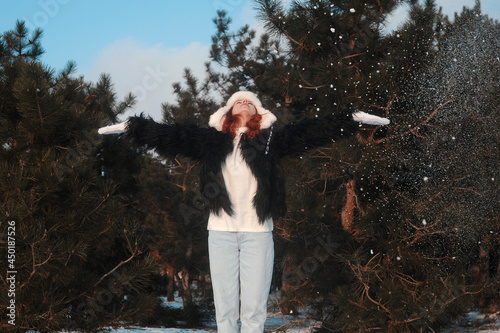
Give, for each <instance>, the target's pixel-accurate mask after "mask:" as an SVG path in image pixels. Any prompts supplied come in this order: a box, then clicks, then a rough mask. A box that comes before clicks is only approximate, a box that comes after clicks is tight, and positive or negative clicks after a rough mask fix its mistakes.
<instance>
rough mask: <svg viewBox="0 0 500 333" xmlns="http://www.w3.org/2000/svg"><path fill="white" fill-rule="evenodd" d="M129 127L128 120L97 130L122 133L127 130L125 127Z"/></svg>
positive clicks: (106, 132) (99, 131)
mask: <svg viewBox="0 0 500 333" xmlns="http://www.w3.org/2000/svg"><path fill="white" fill-rule="evenodd" d="M126 128H127V122H123V123H119V124H116V125H110V126H106V127H101V128H99V130H98V131H97V133H99V134H120V133H123V132H125V129H126Z"/></svg>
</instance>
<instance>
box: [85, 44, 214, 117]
mask: <svg viewBox="0 0 500 333" xmlns="http://www.w3.org/2000/svg"><path fill="white" fill-rule="evenodd" d="M208 54H209V46H207V45H202V44H201V43H192V44H190V45H188V46H187V47H185V48H167V47H164V46H163V45H162V44H158V45H155V46H152V47H148V46H146V45H143V44H141V43H140V42H139V41H137V40H135V39H132V38H128V39H122V40H118V41H116V42H115V43H113V44H111V45H108V46H107V47H106V48H105V49H103V50H102V51H101V53H100V54H99V56H98V57H97V60H96V61H95V63H94V64H93V66H92V67H91V69H89V70H88V71H86V73H83V75H84V76H85V77H86V79H88V80H91V81H93V82H96V81H97V80H98V78H99V76H100V74H101V73H108V74H110V75H111V79H112V82H113V84H114V88H115V91H116V93H117V96H118V97H119V99H120V100H121V99H123V97H124V96H126V95H127V94H128V93H130V92H131V93H133V94H134V95H135V96H136V97H137V104H136V105H135V106H134V108H133V109H132V110H129V111H128V112H127V113H126V114H125V115H124V116H122V118H123V119H124V118H126V117H129V116H131V115H135V114H138V113H140V112H144V113H145V114H147V115H150V116H151V117H152V118H153V119H155V120H156V121H161V119H162V113H161V104H162V103H164V102H169V103H173V102H175V96H174V94H173V89H172V84H173V83H174V82H183V81H184V69H185V68H190V69H191V71H192V73H193V75H194V76H195V77H197V78H198V79H200V80H201V79H203V78H205V66H204V63H205V62H207V61H208Z"/></svg>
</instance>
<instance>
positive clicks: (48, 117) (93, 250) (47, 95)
mask: <svg viewBox="0 0 500 333" xmlns="http://www.w3.org/2000/svg"><path fill="white" fill-rule="evenodd" d="M40 35H41V32H40V31H38V30H37V31H35V33H34V34H33V36H31V37H28V33H27V30H26V28H25V26H24V24H23V23H21V22H18V24H17V26H16V29H15V30H14V31H11V32H7V33H6V34H4V35H3V37H2V40H1V45H2V50H4V52H2V54H1V55H0V93H1V101H2V102H1V103H0V140H1V148H0V179H1V185H0V198H1V199H0V202H1V205H0V207H1V214H2V221H1V222H0V228H1V234H2V241H3V242H7V241H8V238H7V237H8V236H7V234H8V231H9V229H8V221H12V222H13V223H15V235H9V236H13V238H14V239H15V260H14V261H13V262H12V263H10V264H11V265H13V266H10V269H9V270H14V271H16V273H15V279H16V282H15V297H11V296H8V294H7V293H2V294H1V296H0V299H1V304H2V307H1V308H0V313H1V315H2V318H6V314H7V309H6V307H5V304H9V302H10V300H12V299H15V301H16V308H15V315H16V321H15V324H16V325H15V326H12V325H10V324H7V323H6V322H5V321H2V326H1V327H2V328H1V329H2V330H4V329H14V330H18V331H24V330H27V329H38V330H40V331H50V330H61V329H88V330H92V329H97V328H99V327H103V326H107V325H114V324H116V323H117V321H118V320H120V321H121V322H123V321H127V320H131V319H132V318H133V317H134V316H136V315H137V313H138V311H142V310H138V309H141V308H142V307H143V304H146V303H147V304H151V302H155V300H154V299H153V300H152V299H151V297H150V296H148V295H144V294H142V291H143V290H144V289H145V287H146V285H147V283H148V281H149V275H150V273H151V272H152V268H153V267H154V263H153V260H152V259H151V258H150V257H149V256H147V255H146V254H145V252H144V247H143V245H142V243H141V230H140V223H138V221H140V220H138V219H137V218H136V214H137V213H136V211H135V210H134V209H131V208H130V207H129V206H128V205H129V203H130V202H129V200H130V198H129V197H126V196H122V195H120V194H119V192H118V191H117V190H116V187H117V186H118V183H117V182H114V180H116V179H114V180H113V179H111V178H106V177H103V175H105V173H106V171H105V169H104V168H103V167H102V165H100V163H99V159H100V157H99V156H100V155H101V154H104V155H105V154H106V152H107V150H108V149H112V148H113V147H109V146H108V145H107V143H109V142H103V141H102V140H101V138H100V137H99V136H98V134H97V131H96V129H97V128H98V127H100V126H103V125H104V124H105V123H106V122H109V121H110V120H113V119H114V118H115V117H116V116H117V115H118V114H119V113H120V112H121V111H122V110H123V105H121V104H120V103H118V102H117V101H116V98H115V95H114V92H113V91H112V89H111V82H110V79H109V77H107V76H102V77H101V79H100V81H99V82H98V83H96V84H90V83H86V82H85V81H84V80H83V79H82V78H75V77H73V76H72V73H73V71H74V68H75V66H74V64H72V63H69V64H68V66H67V67H66V68H65V69H64V70H63V71H62V72H61V73H59V74H55V72H54V71H53V70H52V69H50V68H47V67H46V66H44V65H43V64H42V63H41V62H40V61H39V60H38V57H39V55H40V54H41V46H40V40H39V39H40ZM128 102H129V103H130V102H131V101H130V100H129V101H128ZM111 145H112V144H111ZM129 149H130V148H129ZM138 159H140V156H138V155H137V154H129V156H128V162H130V163H134V161H137V160H138ZM127 194H130V193H127ZM10 231H12V230H10ZM5 244H6V243H5ZM0 255H1V256H2V258H7V247H6V246H2V247H1V249H0ZM4 263H6V262H5V261H3V260H2V265H1V267H2V271H3V272H7V270H8V269H7V267H6V265H5V264H4ZM2 285H4V286H6V285H7V282H6V281H5V279H4V278H2ZM3 290H5V289H3ZM143 315H146V316H147V314H143Z"/></svg>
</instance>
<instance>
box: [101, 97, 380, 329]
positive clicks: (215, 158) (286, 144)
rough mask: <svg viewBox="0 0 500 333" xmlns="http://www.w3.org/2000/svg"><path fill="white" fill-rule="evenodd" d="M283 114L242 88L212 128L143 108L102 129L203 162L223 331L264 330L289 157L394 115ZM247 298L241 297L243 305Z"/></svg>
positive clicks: (212, 261)
mask: <svg viewBox="0 0 500 333" xmlns="http://www.w3.org/2000/svg"><path fill="white" fill-rule="evenodd" d="M275 121H276V117H275V116H274V115H273V114H272V113H271V112H269V111H268V110H266V109H264V108H263V107H262V104H261V102H260V101H259V99H258V98H257V97H256V96H255V95H254V94H253V93H251V92H247V91H240V92H237V93H235V94H234V95H232V96H231V98H229V100H228V101H227V103H226V105H225V106H224V107H222V108H221V109H219V110H218V111H217V112H215V113H214V114H213V115H212V116H211V117H210V121H209V127H208V128H200V127H197V126H194V125H185V124H158V123H156V122H154V121H153V120H152V119H146V118H144V117H142V116H140V117H131V118H129V120H128V121H127V122H126V123H122V124H118V125H113V126H108V127H104V128H101V129H99V133H101V134H111V133H122V132H125V134H126V136H128V137H129V138H130V139H131V140H132V141H133V142H135V143H136V144H138V145H141V146H145V147H147V148H151V149H155V150H156V151H157V152H158V153H159V154H160V155H163V156H169V157H174V156H176V155H183V156H185V157H189V158H192V159H194V160H198V161H201V162H202V170H201V174H200V190H201V193H202V196H203V199H204V202H205V204H206V206H207V208H208V210H209V213H210V215H209V219H208V230H209V242H208V243H209V258H210V274H211V279H212V285H213V293H214V302H215V309H216V319H217V328H218V331H219V332H224V333H226V332H238V319H239V320H240V321H241V331H242V332H263V331H264V323H265V321H266V311H267V299H268V295H269V289H270V284H271V277H272V270H273V261H274V245H273V238H272V230H273V219H276V218H279V217H281V216H283V215H284V214H285V212H286V205H285V182H284V177H283V171H282V169H281V167H280V165H279V160H280V159H281V157H283V156H286V155H290V154H294V153H297V152H302V151H305V150H307V149H308V148H314V147H318V146H321V145H324V144H327V143H331V142H332V141H335V140H338V139H342V138H348V137H350V136H352V135H353V134H354V133H356V131H357V130H358V128H359V126H360V125H359V123H360V122H361V123H367V124H373V125H387V124H388V123H389V120H387V119H385V118H380V117H376V116H372V115H369V114H366V113H363V112H360V111H355V112H353V111H351V110H344V111H343V112H341V113H338V114H331V115H328V116H326V117H322V118H316V119H306V120H303V121H301V122H298V123H290V124H287V125H285V126H283V127H281V128H275V126H274V125H273V124H274V122H275ZM240 303H241V305H240Z"/></svg>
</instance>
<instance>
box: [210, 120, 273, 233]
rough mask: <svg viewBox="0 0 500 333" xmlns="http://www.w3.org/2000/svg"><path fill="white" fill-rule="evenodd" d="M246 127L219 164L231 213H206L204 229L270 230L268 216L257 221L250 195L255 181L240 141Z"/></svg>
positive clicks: (253, 193) (270, 225)
mask: <svg viewBox="0 0 500 333" xmlns="http://www.w3.org/2000/svg"><path fill="white" fill-rule="evenodd" d="M246 130H247V129H246V128H245V127H242V128H240V129H239V130H238V133H237V135H236V137H235V138H234V142H233V144H234V149H233V151H232V152H231V153H230V154H229V155H228V156H227V158H226V162H225V164H224V165H223V166H222V175H223V177H224V182H225V184H226V189H227V191H228V193H229V198H230V199H231V203H232V205H233V211H234V215H233V216H229V215H228V214H227V213H226V212H225V211H224V210H222V211H221V213H220V215H215V214H214V213H210V217H209V218H208V230H216V231H234V232H267V231H272V230H273V221H272V219H271V218H269V219H268V220H266V221H265V223H264V224H260V223H259V218H258V217H257V212H256V210H255V207H254V205H253V198H254V196H255V193H256V192H257V180H256V179H255V176H254V175H253V173H252V171H251V170H250V168H249V167H248V164H247V163H246V162H245V161H244V159H243V156H242V155H241V148H240V140H241V136H242V135H243V133H244V132H245V131H246Z"/></svg>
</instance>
